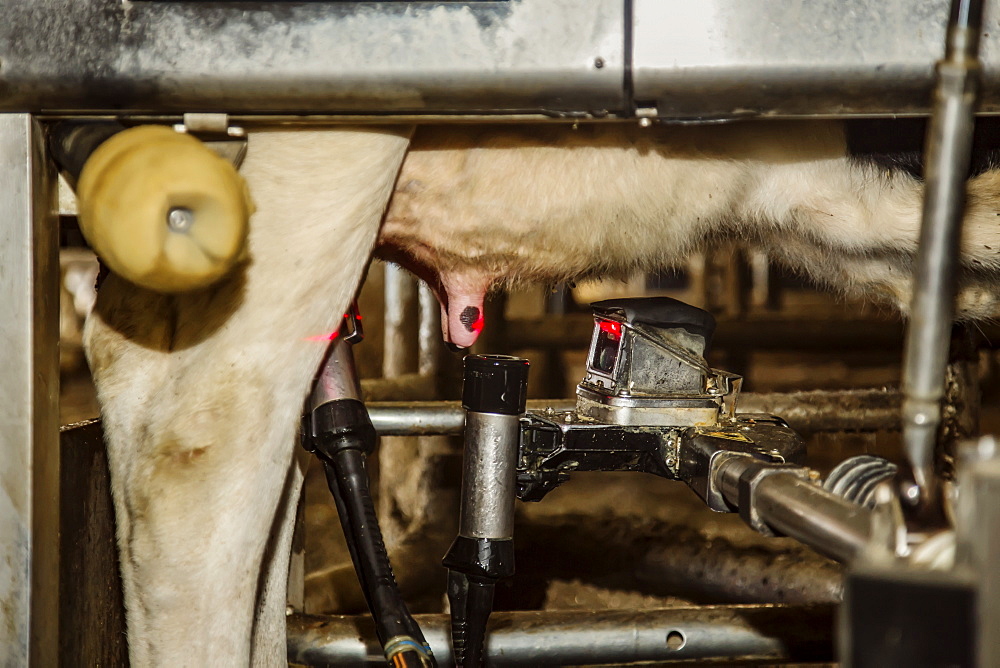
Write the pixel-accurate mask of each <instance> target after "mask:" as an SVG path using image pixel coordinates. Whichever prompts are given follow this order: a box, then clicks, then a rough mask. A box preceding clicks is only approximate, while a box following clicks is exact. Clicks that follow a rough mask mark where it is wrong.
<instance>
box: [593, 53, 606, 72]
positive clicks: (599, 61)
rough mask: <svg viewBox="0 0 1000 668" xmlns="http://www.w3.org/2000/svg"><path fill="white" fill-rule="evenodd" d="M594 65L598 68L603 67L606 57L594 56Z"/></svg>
mask: <svg viewBox="0 0 1000 668" xmlns="http://www.w3.org/2000/svg"><path fill="white" fill-rule="evenodd" d="M594 67H596V68H597V69H601V68H602V67H604V59H603V58H601V57H600V56H598V57H597V58H594Z"/></svg>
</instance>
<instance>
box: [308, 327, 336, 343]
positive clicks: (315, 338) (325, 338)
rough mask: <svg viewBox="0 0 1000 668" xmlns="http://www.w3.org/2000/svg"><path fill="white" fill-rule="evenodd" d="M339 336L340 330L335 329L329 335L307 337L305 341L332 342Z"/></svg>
mask: <svg viewBox="0 0 1000 668" xmlns="http://www.w3.org/2000/svg"><path fill="white" fill-rule="evenodd" d="M339 335H340V330H339V329H335V330H333V331H332V332H330V333H329V334H317V335H316V336H307V337H306V338H305V340H306V341H333V340H334V339H335V338H337V337H338V336H339Z"/></svg>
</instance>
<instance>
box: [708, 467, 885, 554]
mask: <svg viewBox="0 0 1000 668" xmlns="http://www.w3.org/2000/svg"><path fill="white" fill-rule="evenodd" d="M753 463H754V460H752V459H750V458H749V457H739V458H734V459H733V460H731V461H729V462H726V463H725V464H723V465H722V466H721V467H720V470H719V476H718V483H719V488H720V490H721V491H722V494H723V496H725V497H726V500H727V501H729V502H730V503H732V504H733V505H734V506H738V505H739V504H740V502H741V501H742V500H741V499H740V492H739V489H740V477H741V476H742V475H744V474H745V470H746V465H747V464H750V465H751V466H752V465H753ZM750 503H752V504H753V508H754V510H755V511H756V513H757V515H758V516H759V517H760V519H761V520H762V521H763V522H764V523H765V524H767V526H769V527H770V528H771V529H773V530H774V531H776V532H779V533H782V534H784V535H786V536H790V537H792V538H795V539H796V540H799V541H801V542H803V543H805V544H806V545H808V546H809V547H811V548H813V549H814V550H816V551H817V552H820V553H821V554H824V555H826V556H828V557H830V558H832V559H836V560H837V561H843V562H847V561H850V560H851V559H853V558H854V557H855V556H857V554H858V553H859V552H861V551H862V550H863V549H864V548H865V547H866V546H867V545H868V542H869V540H870V536H871V522H872V513H871V511H870V510H869V509H868V508H864V507H862V506H859V505H856V504H854V503H851V502H850V501H847V500H846V499H843V498H841V497H839V496H837V495H835V494H833V493H831V492H828V491H826V490H825V489H823V488H822V487H820V486H818V485H815V484H813V483H810V482H807V481H805V480H803V479H802V478H800V477H798V476H796V475H793V474H790V473H780V472H776V473H771V474H769V475H766V476H764V477H762V478H760V479H759V480H758V481H757V483H756V485H755V486H754V488H753V492H752V494H751V495H750Z"/></svg>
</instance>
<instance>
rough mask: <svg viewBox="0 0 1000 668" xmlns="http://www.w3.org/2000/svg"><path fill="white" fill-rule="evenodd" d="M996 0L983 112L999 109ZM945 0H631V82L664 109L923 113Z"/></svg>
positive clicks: (711, 114)
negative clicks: (632, 26)
mask: <svg viewBox="0 0 1000 668" xmlns="http://www.w3.org/2000/svg"><path fill="white" fill-rule="evenodd" d="M996 4H997V3H996V2H995V1H991V2H987V6H986V11H985V16H984V23H983V35H982V54H981V55H982V58H983V62H984V64H985V71H984V80H983V101H982V102H983V104H982V106H981V110H982V111H992V112H996V111H1000V49H998V48H997V44H996V41H997V37H998V36H1000V25H998V18H1000V17H998V12H997V11H996ZM948 7H949V0H919V1H915V0H882V1H879V0H785V1H784V2H780V3H776V2H773V1H772V0H699V1H697V2H690V1H687V0H633V19H634V28H633V29H634V33H633V40H634V42H633V43H634V49H633V66H632V71H633V75H634V90H635V97H636V99H637V100H640V101H645V102H642V104H647V105H649V104H653V105H655V106H656V107H657V110H658V113H659V115H660V116H665V117H674V118H731V117H740V116H746V115H803V114H833V115H843V114H850V113H858V112H864V113H876V112H883V113H889V112H891V113H914V112H919V113H926V112H927V111H928V110H929V109H930V102H931V85H932V82H933V67H934V63H935V62H936V61H937V60H939V59H940V58H941V57H942V56H943V55H944V38H945V26H946V24H947V19H948Z"/></svg>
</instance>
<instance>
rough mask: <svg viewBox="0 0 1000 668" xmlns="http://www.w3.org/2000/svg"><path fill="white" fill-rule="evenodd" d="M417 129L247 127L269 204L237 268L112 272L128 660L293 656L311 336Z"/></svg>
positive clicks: (111, 402)
mask: <svg viewBox="0 0 1000 668" xmlns="http://www.w3.org/2000/svg"><path fill="white" fill-rule="evenodd" d="M408 133H409V131H408V130H405V131H398V130H385V129H356V130H350V129H338V130H326V131H316V132H313V131H310V132H304V131H303V132H286V133H281V132H261V133H257V134H252V135H251V136H250V145H249V151H248V156H247V161H246V164H245V165H244V167H243V173H244V176H245V177H246V179H247V182H248V185H249V187H250V189H251V193H252V196H253V198H254V200H255V201H256V204H257V206H258V210H257V213H256V214H255V215H254V217H253V219H252V221H251V227H250V230H251V231H250V238H249V257H248V260H247V261H246V262H245V263H244V264H243V265H242V266H241V267H240V268H239V270H238V271H236V272H234V274H233V275H232V276H230V277H228V278H227V279H225V281H223V282H222V283H221V284H219V285H217V286H214V287H213V288H211V289H210V290H205V291H200V292H196V293H190V294H182V295H176V296H162V295H156V294H153V293H150V292H147V291H144V290H141V289H139V288H137V287H135V286H133V285H131V284H128V283H127V282H125V281H124V280H121V279H118V278H117V277H114V276H111V277H109V278H108V279H107V281H106V282H105V284H104V285H103V286H102V289H101V291H100V295H99V297H98V303H97V305H96V308H95V311H94V314H93V316H92V317H91V318H90V319H89V321H88V323H87V327H86V335H85V336H86V345H87V350H88V358H89V361H90V365H91V369H92V370H93V373H94V378H95V382H96V384H97V388H98V395H99V399H100V401H101V406H102V414H103V417H104V425H105V432H106V436H105V438H106V441H107V447H108V458H109V463H110V467H111V477H112V492H113V496H114V501H115V509H116V514H117V518H118V542H119V546H120V552H121V562H122V576H123V581H124V588H125V605H126V611H127V622H128V634H129V644H130V656H131V660H132V665H133V666H150V665H153V666H161V665H162V666H186V665H188V666H227V665H233V666H246V665H248V664H254V665H278V664H283V663H284V624H283V614H284V602H285V581H284V569H286V568H287V562H288V550H289V538H290V523H291V516H292V513H293V512H294V505H295V503H294V498H293V497H295V496H296V495H297V494H298V490H299V487H300V484H301V472H300V471H298V470H297V468H296V466H295V464H294V462H293V459H294V455H293V452H294V445H295V436H296V430H297V427H298V423H299V416H300V413H301V410H302V405H303V400H304V397H305V395H306V392H307V391H308V388H309V385H310V381H311V379H312V377H313V375H314V373H315V371H316V369H317V367H318V365H319V363H320V361H321V359H322V356H323V352H324V349H325V346H326V342H325V341H322V340H317V339H321V335H323V334H325V333H329V332H330V331H332V330H333V329H334V328H335V327H337V326H338V325H339V323H340V321H341V318H342V314H343V312H344V309H345V307H346V306H347V305H348V303H349V302H350V300H351V298H352V297H353V295H354V293H355V290H356V288H357V285H358V282H359V280H360V278H361V274H362V272H363V270H364V268H365V266H366V264H367V262H368V258H369V254H370V251H371V247H372V244H373V243H374V240H375V235H376V233H377V230H378V226H379V222H380V219H381V216H382V213H383V211H384V208H385V205H386V202H387V200H388V198H389V195H390V193H391V190H392V185H393V182H394V180H395V177H396V174H397V172H398V169H399V165H400V163H401V161H402V158H403V155H404V153H405V150H406V146H407V143H408ZM269 536H272V537H275V536H277V537H280V544H279V540H278V538H277V537H275V538H274V542H273V543H271V544H270V547H269Z"/></svg>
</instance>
